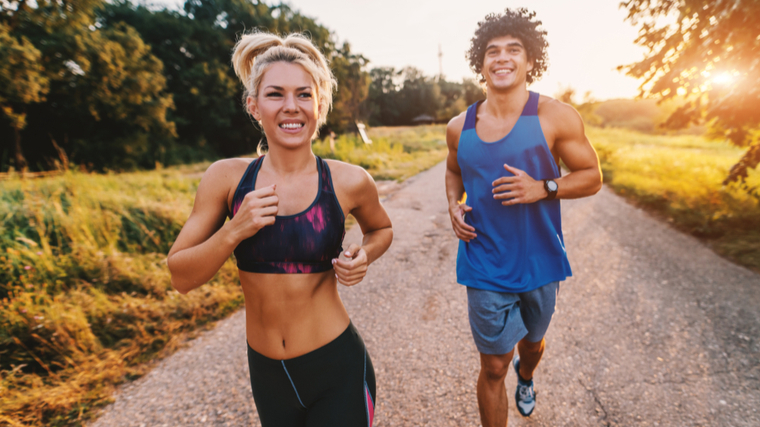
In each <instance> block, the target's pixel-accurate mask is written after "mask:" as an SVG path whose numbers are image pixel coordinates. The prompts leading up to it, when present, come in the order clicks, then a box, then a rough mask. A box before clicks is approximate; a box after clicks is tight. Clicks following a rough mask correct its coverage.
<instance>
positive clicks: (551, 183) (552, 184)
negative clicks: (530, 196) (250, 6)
mask: <svg viewBox="0 0 760 427" xmlns="http://www.w3.org/2000/svg"><path fill="white" fill-rule="evenodd" d="M546 186H547V187H549V191H551V192H555V191H557V183H556V182H554V181H546Z"/></svg>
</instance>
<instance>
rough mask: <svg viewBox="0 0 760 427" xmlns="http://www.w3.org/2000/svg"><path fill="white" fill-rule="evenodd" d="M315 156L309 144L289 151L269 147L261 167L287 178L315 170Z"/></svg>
mask: <svg viewBox="0 0 760 427" xmlns="http://www.w3.org/2000/svg"><path fill="white" fill-rule="evenodd" d="M314 159H315V156H314V153H313V152H312V151H311V144H309V145H308V146H305V147H304V148H299V149H296V150H289V149H287V148H283V147H278V146H276V145H275V146H270V147H269V151H268V152H267V153H266V159H265V162H264V164H263V165H262V167H264V166H265V165H266V168H267V169H270V170H271V171H272V172H274V173H275V174H276V175H278V176H281V177H288V176H292V175H300V174H302V173H304V172H309V171H311V170H312V169H314V168H315V165H316V163H315V160H314Z"/></svg>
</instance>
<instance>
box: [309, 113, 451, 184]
mask: <svg viewBox="0 0 760 427" xmlns="http://www.w3.org/2000/svg"><path fill="white" fill-rule="evenodd" d="M368 136H369V138H370V139H371V140H372V144H364V142H362V140H361V139H360V138H359V137H358V136H355V135H342V136H340V137H339V138H337V139H336V140H335V151H334V152H332V151H330V143H329V139H327V138H325V139H323V140H321V141H317V142H315V143H314V146H313V150H314V153H315V154H317V155H319V156H321V157H324V158H328V159H336V160H341V161H344V162H348V163H353V164H356V165H360V166H362V167H364V168H365V169H367V171H368V172H369V173H370V174H371V175H372V177H373V178H375V179H376V180H380V179H382V180H397V181H403V180H404V179H406V178H409V177H410V176H414V175H416V174H418V173H420V172H421V171H423V170H426V169H429V168H430V167H432V166H434V165H436V164H438V163H439V162H441V161H442V160H443V159H445V158H446V153H447V148H446V126H445V125H433V126H417V127H376V128H372V129H370V130H369V132H368Z"/></svg>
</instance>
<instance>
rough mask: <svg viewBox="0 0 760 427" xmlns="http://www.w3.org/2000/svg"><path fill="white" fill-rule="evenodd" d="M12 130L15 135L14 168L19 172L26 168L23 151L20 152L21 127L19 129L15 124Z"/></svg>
mask: <svg viewBox="0 0 760 427" xmlns="http://www.w3.org/2000/svg"><path fill="white" fill-rule="evenodd" d="M13 131H14V133H15V136H16V147H15V153H14V156H15V157H16V170H17V171H19V172H20V171H23V170H24V169H25V168H26V159H25V158H24V153H22V152H21V129H19V128H18V126H15V127H14V128H13Z"/></svg>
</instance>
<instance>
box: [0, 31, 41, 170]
mask: <svg viewBox="0 0 760 427" xmlns="http://www.w3.org/2000/svg"><path fill="white" fill-rule="evenodd" d="M40 57H41V53H40V51H39V50H37V49H36V48H35V47H34V45H33V44H32V43H31V42H29V40H27V39H26V38H25V37H21V38H20V39H17V38H16V37H14V36H13V35H11V34H10V27H8V26H7V25H4V24H3V23H0V112H2V114H3V115H5V118H6V119H7V120H8V121H9V124H10V126H11V128H13V138H14V146H13V155H14V159H15V164H16V169H19V170H21V169H24V168H25V167H26V159H25V158H24V154H23V150H22V149H21V131H22V130H23V129H24V128H25V127H26V104H30V103H33V102H41V101H42V100H43V99H44V96H45V94H46V93H47V91H48V89H49V81H48V79H47V78H46V77H45V76H44V75H43V69H42V67H41V66H40V63H39V61H40Z"/></svg>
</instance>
